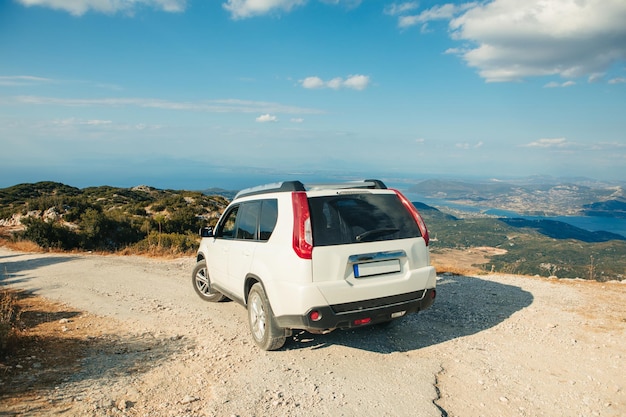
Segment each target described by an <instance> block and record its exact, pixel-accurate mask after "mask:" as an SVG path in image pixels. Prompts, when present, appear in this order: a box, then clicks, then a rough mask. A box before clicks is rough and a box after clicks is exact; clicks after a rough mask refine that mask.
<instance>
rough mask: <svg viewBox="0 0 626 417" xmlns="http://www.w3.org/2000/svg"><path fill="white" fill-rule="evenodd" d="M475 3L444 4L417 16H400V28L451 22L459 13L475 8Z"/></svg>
mask: <svg viewBox="0 0 626 417" xmlns="http://www.w3.org/2000/svg"><path fill="white" fill-rule="evenodd" d="M474 5H475V3H466V4H461V5H456V4H442V5H438V6H434V7H432V8H430V9H428V10H424V11H423V12H421V13H419V14H416V15H408V16H400V17H399V18H398V26H399V27H401V28H407V27H410V26H415V25H425V24H427V23H428V22H431V21H433V20H450V19H452V18H453V17H455V16H457V15H458V14H459V13H461V12H463V11H465V10H467V9H469V8H471V7H474Z"/></svg>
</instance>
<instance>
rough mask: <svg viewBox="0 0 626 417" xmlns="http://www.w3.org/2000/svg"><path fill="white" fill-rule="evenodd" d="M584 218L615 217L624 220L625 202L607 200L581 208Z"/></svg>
mask: <svg viewBox="0 0 626 417" xmlns="http://www.w3.org/2000/svg"><path fill="white" fill-rule="evenodd" d="M583 213H584V214H585V216H597V217H615V218H618V219H626V202H625V201H620V200H607V201H601V202H597V203H592V204H585V205H584V206H583Z"/></svg>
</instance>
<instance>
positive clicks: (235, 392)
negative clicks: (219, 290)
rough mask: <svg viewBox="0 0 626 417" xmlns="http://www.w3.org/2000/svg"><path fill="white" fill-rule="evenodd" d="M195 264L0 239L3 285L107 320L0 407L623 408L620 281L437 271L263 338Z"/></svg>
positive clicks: (416, 412)
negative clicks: (415, 290)
mask: <svg viewBox="0 0 626 417" xmlns="http://www.w3.org/2000/svg"><path fill="white" fill-rule="evenodd" d="M193 264H194V261H193V259H177V260H154V259H146V258H140V257H117V256H99V255H52V254H24V253H18V252H11V251H8V250H6V249H2V248H0V277H1V280H2V282H3V283H4V284H8V285H10V286H12V287H15V288H22V289H27V290H29V291H33V292H34V293H36V294H39V295H42V296H45V297H47V298H49V299H52V300H57V301H61V302H63V303H65V304H67V305H68V306H71V307H72V309H74V310H77V311H78V312H87V313H82V314H83V315H85V314H86V315H87V316H89V317H102V318H104V320H105V323H106V326H105V327H106V328H107V332H103V331H99V330H98V329H95V328H94V329H89V330H88V331H91V332H92V333H93V334H89V333H87V335H86V336H85V337H84V338H85V340H86V341H87V342H88V344H87V345H88V346H90V348H89V352H88V354H87V355H86V356H85V357H83V358H77V363H76V371H75V372H74V373H73V374H72V375H71V377H68V378H65V380H63V381H58V382H57V383H55V384H53V385H52V386H50V387H49V389H47V390H42V391H41V392H39V393H38V394H37V397H36V398H35V400H33V401H29V402H27V403H26V402H25V403H17V404H16V403H15V402H13V403H10V402H6V401H4V402H0V415H4V414H3V411H4V412H6V413H7V414H8V415H13V414H21V415H32V416H36V415H49V414H53V413H59V414H61V415H94V416H100V415H103V416H105V415H127V416H242V417H243V416H437V417H438V416H450V417H452V416H458V417H474V416H475V417H478V416H498V417H499V416H557V415H558V416H572V417H574V416H575V417H578V416H624V415H626V391H625V390H626V376H625V372H624V370H625V369H626V358H625V356H626V353H624V346H626V332H625V330H626V284H620V283H602V284H601V283H589V282H583V281H577V280H576V281H574V280H561V281H557V280H548V279H542V278H530V277H519V276H503V275H489V276H480V277H460V276H443V277H440V279H439V280H438V298H437V300H436V302H435V305H434V306H433V307H432V308H431V309H430V310H428V311H425V312H422V313H419V314H417V315H412V316H408V317H405V318H404V319H402V320H400V321H397V322H394V323H393V324H391V325H390V326H388V327H385V328H381V327H371V328H363V329H360V330H357V331H336V332H333V333H331V334H328V335H310V334H307V333H299V334H297V335H295V337H294V338H293V340H289V341H288V343H287V344H286V346H285V347H284V348H283V349H282V350H280V351H277V352H263V351H259V350H258V349H257V348H256V346H255V345H254V343H253V342H252V341H251V338H250V336H249V334H248V326H247V320H246V312H245V309H244V308H243V307H242V306H240V305H238V304H236V303H233V302H225V303H219V304H210V303H205V302H203V301H201V300H200V299H199V298H198V297H197V296H196V295H195V294H194V292H193V288H192V286H191V275H190V274H191V269H192V267H193ZM77 314H78V313H77ZM61 321H62V322H63V323H61V322H59V323H58V324H55V325H58V326H59V329H60V330H59V331H64V332H72V331H76V332H78V331H79V329H77V328H73V327H72V320H65V321H63V320H61ZM77 322H78V320H77ZM81 323H84V322H81ZM99 323H102V319H100V322H99ZM85 326H87V327H88V326H89V325H84V324H83V329H82V330H81V331H82V332H81V334H85V331H86V328H85ZM59 354H60V355H62V354H63V352H60V353H59ZM33 357H34V355H33ZM32 362H33V363H31V364H29V363H27V364H24V366H23V372H25V373H28V372H33V373H36V372H42V370H41V369H30V368H29V366H32V367H33V368H35V367H34V366H33V365H34V364H35V363H36V360H35V359H33V361H32ZM1 391H2V385H1V384H0V393H1ZM2 404H11V406H10V409H7V410H2V407H3V406H2ZM5 407H8V406H6V405H5Z"/></svg>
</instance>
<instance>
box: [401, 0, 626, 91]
mask: <svg viewBox="0 0 626 417" xmlns="http://www.w3.org/2000/svg"><path fill="white" fill-rule="evenodd" d="M390 10H392V11H398V14H399V18H398V26H400V27H401V28H407V27H410V26H414V25H422V32H428V31H429V29H428V26H427V25H428V23H429V22H432V21H436V20H449V29H450V33H451V36H452V38H453V39H455V40H458V41H460V42H463V46H462V47H460V48H450V49H448V50H447V51H446V53H454V54H458V55H459V56H460V57H461V58H462V59H463V60H464V61H465V62H466V63H467V65H469V66H470V67H473V68H476V69H477V71H478V73H479V75H480V76H481V77H483V78H484V79H485V80H486V81H488V82H498V81H501V82H502V81H519V80H522V79H524V78H528V77H536V76H550V75H557V76H561V77H563V78H567V79H572V78H578V77H584V76H586V77H589V82H594V81H596V80H597V79H598V78H599V77H600V76H601V75H602V74H604V73H605V72H606V71H607V70H608V69H609V68H610V67H611V66H612V65H614V64H615V63H617V62H620V61H624V60H626V24H624V22H626V1H624V0H558V1H557V0H551V1H550V0H524V1H520V0H490V1H484V2H467V3H464V4H452V3H448V4H443V5H437V6H434V7H431V8H430V9H426V10H423V11H422V12H421V13H419V14H403V12H401V11H400V9H399V8H392V9H390ZM550 86H553V85H550ZM554 86H556V85H554ZM560 86H564V85H560Z"/></svg>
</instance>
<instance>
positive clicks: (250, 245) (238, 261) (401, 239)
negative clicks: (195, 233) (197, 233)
mask: <svg viewBox="0 0 626 417" xmlns="http://www.w3.org/2000/svg"><path fill="white" fill-rule="evenodd" d="M201 235H202V241H201V243H200V248H199V250H198V255H197V264H196V267H195V268H194V271H193V274H192V280H193V286H194V289H195V290H196V292H197V293H198V295H199V296H200V297H201V298H203V299H204V300H207V301H213V302H217V301H221V300H223V299H224V298H226V297H228V298H230V299H232V300H236V301H238V302H240V303H241V304H242V305H244V306H247V309H248V319H249V323H250V330H251V332H252V337H253V338H254V341H255V342H256V344H257V345H258V346H259V347H260V348H261V349H264V350H275V349H279V348H280V347H282V346H283V344H284V343H285V339H286V337H287V336H290V335H291V330H292V329H302V330H306V331H308V332H311V333H326V332H329V331H331V330H334V329H337V328H351V327H357V326H362V325H368V324H375V323H383V322H388V321H390V320H392V319H394V318H398V317H402V316H404V315H405V314H407V313H414V312H418V311H420V310H424V309H426V308H428V307H430V306H431V305H432V304H433V302H434V299H435V294H436V292H435V282H436V273H435V269H434V268H433V267H432V266H431V265H430V255H429V252H428V231H427V229H426V226H425V224H424V222H423V220H422V218H421V216H420V215H419V213H418V212H417V210H416V209H415V207H414V206H413V205H412V204H411V202H410V201H409V200H407V199H406V197H404V196H403V195H402V194H401V193H400V192H399V191H397V190H392V189H387V187H386V186H385V185H384V184H383V183H382V182H381V181H379V180H365V181H361V182H350V183H344V184H317V185H306V186H305V185H304V184H302V183H301V182H299V181H288V182H282V183H275V184H268V185H264V186H260V187H255V188H250V189H246V190H243V191H241V192H239V193H238V194H237V195H236V196H235V198H234V199H233V201H232V202H231V203H230V204H229V206H228V207H227V208H226V210H225V211H224V213H223V214H222V216H221V217H220V220H219V222H218V223H217V226H216V228H215V230H213V229H212V228H203V229H202V230H201Z"/></svg>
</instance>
